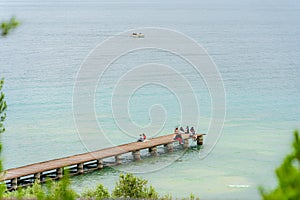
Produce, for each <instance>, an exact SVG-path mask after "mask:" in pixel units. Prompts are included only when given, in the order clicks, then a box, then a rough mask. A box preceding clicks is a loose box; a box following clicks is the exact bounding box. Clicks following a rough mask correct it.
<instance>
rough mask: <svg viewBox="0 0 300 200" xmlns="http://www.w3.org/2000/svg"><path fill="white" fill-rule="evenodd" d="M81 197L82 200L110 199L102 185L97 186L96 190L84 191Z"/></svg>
mask: <svg viewBox="0 0 300 200" xmlns="http://www.w3.org/2000/svg"><path fill="white" fill-rule="evenodd" d="M81 197H82V198H84V199H95V200H101V199H106V198H110V194H109V192H108V190H107V188H105V187H104V186H103V185H102V184H99V185H98V186H97V187H96V189H94V190H92V189H88V190H84V191H83V192H82V194H81Z"/></svg>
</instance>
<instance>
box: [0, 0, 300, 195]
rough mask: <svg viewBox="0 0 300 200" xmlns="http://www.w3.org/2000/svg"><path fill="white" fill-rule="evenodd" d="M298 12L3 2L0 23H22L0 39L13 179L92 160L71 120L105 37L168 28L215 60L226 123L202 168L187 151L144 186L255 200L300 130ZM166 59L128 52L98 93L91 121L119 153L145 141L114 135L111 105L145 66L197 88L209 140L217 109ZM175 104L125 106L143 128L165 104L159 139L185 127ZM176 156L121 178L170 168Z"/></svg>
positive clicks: (149, 100) (159, 99)
mask: <svg viewBox="0 0 300 200" xmlns="http://www.w3.org/2000/svg"><path fill="white" fill-rule="evenodd" d="M299 13H300V4H299V2H297V1H292V0H290V1H272V2H268V1H265V2H261V1H241V2H236V1H230V0H228V1H209V2H208V1H206V2H205V1H193V0H192V1H185V2H180V1H169V0H167V1H163V2H160V1H151V2H147V1H126V2H119V1H89V2H79V1H72V2H69V1H62V2H56V1H43V2H38V1H4V2H0V19H1V20H2V19H7V18H9V17H10V16H11V15H16V16H17V18H19V19H20V21H21V22H22V25H21V26H20V27H18V28H17V29H16V30H15V31H14V32H13V33H12V34H11V35H10V36H9V37H7V38H5V39H4V38H0V77H2V76H3V77H5V81H6V82H5V87H4V92H5V94H6V100H7V102H8V106H9V107H8V110H7V120H6V121H5V125H6V128H7V131H6V133H5V134H4V135H3V136H2V141H3V145H4V152H3V157H4V158H5V160H4V165H5V168H10V167H17V166H21V165H25V164H29V163H34V162H39V161H44V160H47V159H52V158H57V157H63V156H67V155H72V154H75V153H82V152H85V151H87V149H85V147H84V146H83V145H82V143H81V141H80V138H79V136H78V135H77V131H76V126H75V124H74V120H73V115H72V92H73V84H74V82H75V77H76V73H77V71H78V70H79V67H80V65H81V63H82V62H83V60H84V59H85V58H86V56H87V55H88V53H89V52H90V51H91V50H92V49H93V48H95V47H96V45H97V44H98V43H100V42H102V41H103V40H104V39H106V38H107V37H109V36H113V35H116V34H118V33H119V32H121V31H124V30H127V29H130V28H136V27H146V26H154V27H157V26H161V27H167V28H173V29H175V30H177V31H181V32H183V33H185V34H187V35H188V36H190V37H192V38H193V39H195V40H196V41H197V42H199V43H200V44H202V45H203V46H204V47H205V48H206V49H207V51H208V53H209V54H210V55H211V57H212V58H213V60H214V62H215V63H216V65H217V66H218V69H219V71H220V73H221V76H222V78H223V81H224V87H225V90H226V106H227V107H226V111H227V116H226V120H225V124H224V130H223V135H222V137H221V138H220V141H219V143H218V144H217V146H216V148H215V149H214V151H213V152H212V154H211V155H209V156H208V157H207V158H206V159H205V160H199V159H198V153H199V152H197V151H193V150H191V151H189V152H187V153H186V154H185V155H184V156H183V157H182V158H181V159H180V160H179V161H177V162H175V163H173V164H171V165H170V166H168V167H166V168H164V169H162V170H159V171H156V172H153V173H146V174H138V175H141V176H143V177H144V178H146V179H148V180H149V182H150V183H151V184H152V185H153V186H154V187H155V188H157V189H158V191H159V192H161V193H170V192H171V193H173V197H183V196H188V195H189V193H194V194H196V195H197V196H199V197H200V198H203V199H259V194H258V192H257V186H258V185H265V186H266V187H272V186H274V185H275V184H276V177H275V175H274V168H275V167H276V166H278V165H279V163H280V161H281V160H282V158H283V157H284V155H285V154H286V153H287V152H288V151H289V149H290V141H291V138H292V136H291V135H292V130H294V129H295V128H299V125H300V121H299V118H300V110H299V109H300V106H299V102H300V92H299V88H300V80H299V75H300V67H299V66H300V58H299V56H298V55H299V53H300V46H299V43H300V37H299V35H300V24H299V21H300V20H299V19H300V15H299ZM170 58H171V55H169V54H167V53H165V52H160V51H154V50H148V51H141V52H132V53H131V54H128V55H126V56H124V57H123V58H121V59H120V60H119V61H118V62H116V63H114V65H112V66H111V68H110V71H107V72H108V73H107V74H106V75H105V76H104V79H103V82H99V85H98V88H97V91H96V96H95V97H96V102H95V108H96V114H95V116H96V117H97V119H98V121H99V123H101V125H102V126H104V128H105V130H109V133H111V134H110V138H111V140H112V141H113V144H120V143H123V142H131V141H133V140H135V139H136V138H134V136H135V135H137V136H138V134H139V132H137V133H132V136H130V137H121V138H120V137H119V135H122V136H123V132H122V131H120V130H119V129H117V128H116V126H115V122H114V119H113V116H112V115H111V113H110V112H109V111H110V108H111V105H110V104H111V102H109V101H107V100H109V99H110V97H111V92H112V91H113V89H114V84H115V83H116V80H117V79H116V78H118V77H119V76H121V75H122V74H123V73H124V72H126V71H127V70H129V69H131V68H132V67H135V66H136V65H140V64H143V63H149V62H151V63H160V64H166V65H172V66H173V67H175V68H176V69H177V70H178V71H180V72H181V74H182V75H183V76H185V77H187V78H188V79H189V80H191V84H192V85H193V86H194V88H195V94H196V96H197V99H198V100H199V102H200V104H199V108H200V114H201V116H199V124H200V127H199V130H198V131H199V132H204V133H205V132H206V131H207V127H208V124H209V122H210V115H211V113H210V111H211V109H210V107H211V105H210V99H209V93H208V91H207V89H206V87H205V84H204V83H203V80H201V79H194V78H193V77H194V76H195V73H194V71H193V70H191V69H190V68H189V67H187V65H186V63H185V62H184V61H182V60H180V59H175V58H174V57H172V58H173V59H170ZM162 76H163V77H167V76H164V75H163V74H162ZM102 83H103V84H102ZM101 84H102V85H101ZM100 86H101V87H100ZM183 92H184V89H183ZM174 99H176V98H174V95H173V94H172V93H171V92H168V91H166V90H165V89H164V88H162V87H157V86H156V85H148V86H147V87H144V88H140V89H139V90H137V91H136V93H135V95H133V96H132V98H131V100H130V101H129V105H130V113H131V115H132V119H131V120H133V121H134V122H135V123H136V124H138V125H140V126H145V125H147V124H148V123H149V120H150V118H149V107H150V106H151V104H156V103H158V104H163V105H164V106H165V109H166V111H167V113H168V118H167V122H166V125H165V127H164V129H163V131H162V132H161V133H162V134H166V133H170V131H173V129H174V127H175V126H177V125H178V120H179V118H178V113H179V110H178V103H177V102H176V101H175V100H174ZM150 108H151V107H150ZM191 112H192V111H191ZM125 120H126V119H125ZM128 122H130V119H128ZM191 124H193V122H191ZM84 125H85V127H86V129H85V130H86V132H87V133H90V134H91V137H90V138H89V140H87V141H85V142H86V143H95V146H96V145H99V144H101V142H102V141H97V140H96V141H95V140H93V136H94V135H97V132H94V130H90V128H89V122H88V121H85V122H84ZM151 134H153V133H152V132H149V135H151ZM204 148H205V146H204ZM178 153H179V152H178ZM175 154H176V153H175ZM172 156H173V155H162V156H161V159H157V160H155V159H151V158H149V159H145V160H144V161H142V162H141V163H140V164H136V163H134V164H133V163H132V164H126V166H125V165H124V166H119V167H118V170H121V171H122V169H124V170H125V169H126V168H131V169H135V168H136V167H139V165H141V168H143V167H145V168H147V167H148V168H150V167H151V166H153V167H155V166H159V165H164V164H166V163H168V162H169V160H168V159H166V158H172ZM154 161H155V162H154ZM118 175H119V171H115V170H107V169H106V170H103V171H98V172H94V173H91V174H87V175H84V176H79V177H74V178H72V182H73V187H74V188H75V189H76V190H77V191H81V190H82V185H90V186H91V187H92V186H95V185H96V184H97V183H103V184H104V185H105V186H107V187H109V189H110V190H112V189H113V186H114V182H115V181H116V180H117V178H118ZM230 185H231V186H234V185H248V186H249V187H231V186H230ZM174 188H176V189H175V190H174Z"/></svg>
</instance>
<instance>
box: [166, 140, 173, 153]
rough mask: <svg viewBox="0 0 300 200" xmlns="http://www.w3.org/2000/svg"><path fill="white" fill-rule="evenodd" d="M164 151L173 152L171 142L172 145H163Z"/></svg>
mask: <svg viewBox="0 0 300 200" xmlns="http://www.w3.org/2000/svg"><path fill="white" fill-rule="evenodd" d="M165 147H166V149H167V151H168V152H172V151H173V147H174V146H173V142H172V143H169V144H166V145H165Z"/></svg>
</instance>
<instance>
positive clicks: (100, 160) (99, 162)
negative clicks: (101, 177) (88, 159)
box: [97, 159, 103, 169]
mask: <svg viewBox="0 0 300 200" xmlns="http://www.w3.org/2000/svg"><path fill="white" fill-rule="evenodd" d="M97 168H98V169H102V168H103V160H102V159H98V160H97Z"/></svg>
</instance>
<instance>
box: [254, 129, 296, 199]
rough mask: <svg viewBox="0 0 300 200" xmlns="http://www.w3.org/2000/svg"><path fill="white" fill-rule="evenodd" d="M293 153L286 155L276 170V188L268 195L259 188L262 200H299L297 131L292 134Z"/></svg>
mask: <svg viewBox="0 0 300 200" xmlns="http://www.w3.org/2000/svg"><path fill="white" fill-rule="evenodd" d="M293 148H294V149H293V152H292V153H291V154H288V155H287V156H286V157H285V159H284V161H283V163H282V164H281V166H280V167H278V168H277V169H276V175H277V179H278V186H277V188H275V189H274V190H273V191H270V192H269V193H268V192H266V191H265V189H264V188H262V187H261V188H260V189H259V190H260V193H261V195H262V198H263V199H264V200H277V199H278V200H298V199H300V139H299V134H298V131H295V132H294V142H293Z"/></svg>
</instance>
